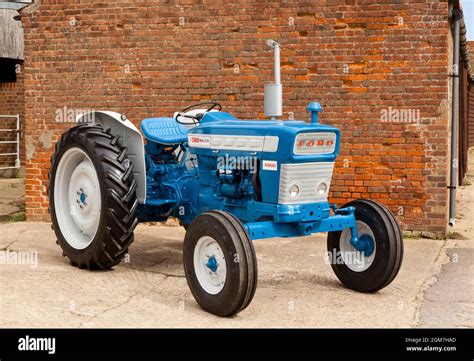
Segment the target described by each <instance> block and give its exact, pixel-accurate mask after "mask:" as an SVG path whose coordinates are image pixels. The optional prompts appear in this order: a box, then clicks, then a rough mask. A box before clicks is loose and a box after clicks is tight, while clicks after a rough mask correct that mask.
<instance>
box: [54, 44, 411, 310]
mask: <svg viewBox="0 0 474 361" xmlns="http://www.w3.org/2000/svg"><path fill="white" fill-rule="evenodd" d="M268 45H269V46H271V47H272V48H273V49H274V54H275V82H274V83H272V84H267V85H266V86H265V113H266V114H267V115H268V116H269V117H271V119H270V120H240V119H237V118H236V117H234V116H233V115H231V114H229V113H226V112H223V111H222V107H221V105H220V104H218V103H216V102H212V101H211V102H205V103H199V104H197V105H194V106H191V107H188V108H186V109H184V110H183V111H181V112H177V113H175V114H174V116H173V117H169V118H149V119H144V120H143V121H142V122H141V130H142V133H141V132H139V131H138V129H136V127H135V126H134V125H133V124H132V123H131V122H130V121H129V120H128V119H127V117H126V116H124V115H121V114H118V113H115V112H110V111H94V112H90V113H88V114H83V115H81V116H80V117H79V119H78V125H76V126H75V127H73V128H71V129H69V130H68V131H67V132H65V133H64V134H63V135H62V137H61V139H60V141H59V142H58V143H57V144H56V148H55V152H54V154H53V156H52V158H51V170H50V188H49V198H50V213H51V217H52V224H53V229H54V231H55V233H56V236H57V240H58V244H59V245H60V246H61V248H62V250H63V254H64V255H65V256H67V257H68V258H69V259H70V262H71V264H73V265H74V266H77V267H80V268H87V269H108V268H111V267H113V266H114V265H116V264H118V263H119V262H120V261H121V259H122V258H123V257H124V256H125V255H126V254H127V252H128V248H129V246H130V245H131V243H132V241H133V237H134V236H133V231H134V228H135V227H136V225H137V224H138V223H139V222H147V221H165V220H167V219H168V218H169V217H174V218H177V219H178V220H179V221H180V224H181V225H182V226H183V227H185V228H186V236H185V239H184V247H183V263H184V270H185V274H186V279H187V282H188V284H189V287H190V289H191V292H192V294H193V296H194V297H195V299H196V301H197V302H198V304H199V305H200V306H201V307H202V308H203V309H204V310H206V311H208V312H211V313H213V314H215V315H219V316H231V315H235V314H237V313H238V312H240V311H242V310H243V309H245V308H246V307H247V306H248V305H249V304H250V302H251V301H252V298H253V296H254V293H255V289H256V286H257V259H256V257H255V250H254V247H253V244H252V241H254V240H258V239H264V238H271V237H300V236H309V235H311V234H313V233H316V232H328V238H327V247H328V256H329V260H330V261H331V266H332V268H333V270H334V272H335V274H336V276H337V277H338V278H339V279H340V280H341V282H342V283H343V284H344V285H345V286H347V287H349V288H351V289H354V290H357V291H361V292H375V291H377V290H380V289H381V288H383V287H385V286H387V285H388V284H389V283H390V282H391V281H392V280H393V279H394V278H395V276H396V274H397V272H398V270H399V269H400V266H401V262H402V255H403V239H402V232H401V231H400V228H399V226H398V224H397V221H396V219H395V217H394V216H393V214H392V213H391V212H390V211H389V210H388V209H387V208H386V207H384V206H382V205H380V204H378V203H376V202H374V201H371V200H355V201H352V202H350V203H348V204H346V205H344V206H343V207H341V208H338V207H337V206H336V205H334V204H330V203H329V202H328V194H329V190H330V184H331V178H332V173H333V168H334V162H335V160H336V157H337V155H338V152H339V146H340V140H341V134H340V131H339V130H338V129H337V128H335V127H332V126H329V125H323V124H320V123H318V112H319V111H320V110H321V107H320V106H319V104H318V103H311V104H310V105H309V106H308V111H309V112H310V114H311V121H310V122H309V123H308V122H304V121H297V120H286V121H281V120H277V119H276V117H278V116H281V115H282V105H281V103H282V102H281V99H282V97H281V94H282V86H281V83H280V70H279V66H280V60H279V49H280V48H279V44H278V43H276V42H274V41H269V42H268ZM142 134H143V135H142ZM144 139H145V140H146V144H144V143H145V141H144Z"/></svg>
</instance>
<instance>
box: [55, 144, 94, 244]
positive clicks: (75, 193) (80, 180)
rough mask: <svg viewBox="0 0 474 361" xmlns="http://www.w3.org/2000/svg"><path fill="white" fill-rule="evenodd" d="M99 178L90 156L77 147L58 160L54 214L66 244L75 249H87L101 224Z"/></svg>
mask: <svg viewBox="0 0 474 361" xmlns="http://www.w3.org/2000/svg"><path fill="white" fill-rule="evenodd" d="M101 202H102V200H101V194H100V184H99V178H98V176H97V171H96V169H95V167H94V164H93V163H92V161H91V159H90V158H89V156H88V155H87V154H86V152H85V151H84V150H82V149H81V148H78V147H73V148H70V149H68V150H67V151H66V152H65V153H64V154H63V155H62V157H61V159H60V160H59V164H58V167H57V169H56V176H55V180H54V210H55V214H56V219H57V222H58V224H59V229H60V231H61V233H62V235H63V237H64V239H65V240H66V242H67V243H68V244H69V245H70V246H71V247H72V248H75V249H78V250H81V249H85V248H87V247H88V246H89V245H90V244H91V243H92V240H93V239H94V237H95V235H96V233H97V230H98V228H99V222H100V212H101Z"/></svg>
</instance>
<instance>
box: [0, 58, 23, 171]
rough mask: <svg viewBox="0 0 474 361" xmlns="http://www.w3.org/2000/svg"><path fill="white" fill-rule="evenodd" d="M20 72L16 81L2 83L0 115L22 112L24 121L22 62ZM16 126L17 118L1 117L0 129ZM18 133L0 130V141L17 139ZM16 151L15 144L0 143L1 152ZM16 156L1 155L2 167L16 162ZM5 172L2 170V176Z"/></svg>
mask: <svg viewBox="0 0 474 361" xmlns="http://www.w3.org/2000/svg"><path fill="white" fill-rule="evenodd" d="M17 69H18V70H19V72H18V73H17V81H16V82H15V83H0V115H16V114H20V122H21V123H23V121H24V116H25V93H24V92H25V88H24V76H23V72H22V66H21V64H18V68H17ZM12 128H16V119H9V118H0V129H2V130H3V129H12ZM15 140H16V133H10V132H0V141H15ZM12 152H16V145H15V144H0V153H12ZM15 158H16V157H15V156H0V167H4V166H12V165H14V164H15ZM20 160H21V162H23V161H24V160H25V147H24V137H23V138H22V139H21V140H20ZM4 173H5V172H4V171H2V170H0V177H1V176H2V175H3V174H4Z"/></svg>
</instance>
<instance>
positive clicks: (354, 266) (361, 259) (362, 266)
mask: <svg viewBox="0 0 474 361" xmlns="http://www.w3.org/2000/svg"><path fill="white" fill-rule="evenodd" d="M356 223H357V233H358V237H359V238H360V237H361V236H362V235H364V234H367V235H369V236H371V237H372V239H373V240H374V251H373V252H372V253H371V254H370V256H368V257H365V256H364V253H363V252H361V251H358V250H357V249H355V248H354V247H353V246H352V245H351V230H350V228H346V229H344V230H343V231H342V233H341V238H340V239H339V250H340V251H341V256H342V259H343V260H344V264H345V265H346V266H347V267H348V268H349V269H350V270H351V271H354V272H363V271H365V270H367V269H368V268H369V267H370V266H371V265H372V263H373V262H374V259H375V254H376V252H377V243H376V242H375V236H374V232H372V230H371V229H370V227H369V226H368V225H367V224H366V223H365V222H362V221H356Z"/></svg>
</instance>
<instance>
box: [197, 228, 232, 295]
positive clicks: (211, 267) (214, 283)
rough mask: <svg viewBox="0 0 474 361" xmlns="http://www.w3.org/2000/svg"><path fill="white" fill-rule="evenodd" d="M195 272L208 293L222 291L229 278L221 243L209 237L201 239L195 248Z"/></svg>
mask: <svg viewBox="0 0 474 361" xmlns="http://www.w3.org/2000/svg"><path fill="white" fill-rule="evenodd" d="M193 261H194V272H195V274H196V278H197V279H198V282H199V284H200V285H201V287H202V288H203V289H204V291H206V292H207V293H209V294H211V295H217V294H218V293H219V292H221V291H222V289H223V288H224V285H225V280H226V276H227V266H226V261H225V256H224V252H223V251H222V249H221V247H220V245H219V243H217V241H216V240H215V239H214V238H212V237H209V236H203V237H201V238H199V240H198V241H197V243H196V246H195V247H194V257H193Z"/></svg>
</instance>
